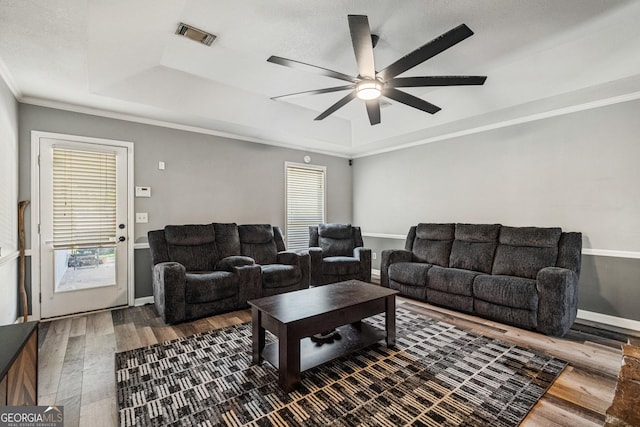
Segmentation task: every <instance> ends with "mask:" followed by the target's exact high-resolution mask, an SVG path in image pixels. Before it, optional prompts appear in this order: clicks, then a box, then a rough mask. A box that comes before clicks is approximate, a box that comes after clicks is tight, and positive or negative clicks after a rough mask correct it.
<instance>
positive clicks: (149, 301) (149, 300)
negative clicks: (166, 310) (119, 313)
mask: <svg viewBox="0 0 640 427" xmlns="http://www.w3.org/2000/svg"><path fill="white" fill-rule="evenodd" d="M145 304H153V295H152V296H148V297H142V298H136V299H135V301H134V303H133V305H134V306H135V307H138V306H141V305H145Z"/></svg>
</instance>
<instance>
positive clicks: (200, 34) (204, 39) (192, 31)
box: [176, 22, 216, 46]
mask: <svg viewBox="0 0 640 427" xmlns="http://www.w3.org/2000/svg"><path fill="white" fill-rule="evenodd" d="M176 34H179V35H181V36H185V37H187V38H189V39H191V40H194V41H197V42H200V43H202V44H205V45H207V46H211V43H213V41H214V40H215V39H216V36H214V35H213V34H211V33H207V32H206V31H202V30H199V29H197V28H195V27H192V26H191V25H187V24H184V23H182V22H181V23H180V25H178V29H177V30H176Z"/></svg>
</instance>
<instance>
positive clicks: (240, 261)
mask: <svg viewBox="0 0 640 427" xmlns="http://www.w3.org/2000/svg"><path fill="white" fill-rule="evenodd" d="M255 263H256V262H255V261H254V259H253V258H250V257H248V256H240V255H233V256H228V257H226V258H222V259H221V260H220V261H218V262H217V263H216V270H222V271H228V272H230V273H233V272H234V271H235V268H236V267H242V266H245V265H254V264H255Z"/></svg>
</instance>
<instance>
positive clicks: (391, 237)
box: [362, 233, 407, 240]
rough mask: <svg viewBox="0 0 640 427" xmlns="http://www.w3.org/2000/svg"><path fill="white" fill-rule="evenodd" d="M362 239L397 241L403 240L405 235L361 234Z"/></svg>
mask: <svg viewBox="0 0 640 427" xmlns="http://www.w3.org/2000/svg"><path fill="white" fill-rule="evenodd" d="M362 236H363V237H376V238H378V239H397V240H405V239H406V238H407V235H406V234H405V235H402V234H386V233H362Z"/></svg>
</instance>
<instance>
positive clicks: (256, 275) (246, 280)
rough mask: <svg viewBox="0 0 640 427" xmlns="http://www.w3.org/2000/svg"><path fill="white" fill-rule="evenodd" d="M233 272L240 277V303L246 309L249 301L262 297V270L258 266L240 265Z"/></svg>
mask: <svg viewBox="0 0 640 427" xmlns="http://www.w3.org/2000/svg"><path fill="white" fill-rule="evenodd" d="M249 259H252V258H249ZM232 272H233V273H236V274H237V275H238V281H239V283H240V288H239V291H238V303H239V304H240V305H241V306H243V307H244V306H246V305H247V301H250V300H252V299H255V298H260V297H261V296H262V269H261V268H260V266H259V265H258V264H248V265H238V266H235V267H233V271H232Z"/></svg>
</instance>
